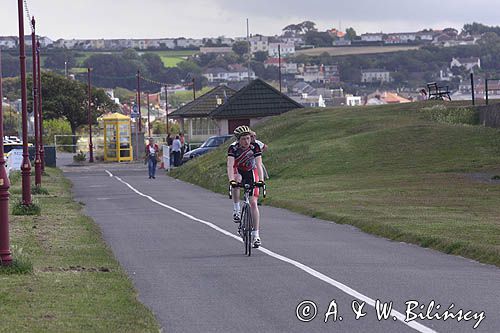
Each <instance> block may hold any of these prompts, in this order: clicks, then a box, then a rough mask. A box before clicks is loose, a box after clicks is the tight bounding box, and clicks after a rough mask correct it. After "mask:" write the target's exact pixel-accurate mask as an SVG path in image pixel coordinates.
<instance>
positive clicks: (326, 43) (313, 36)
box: [305, 30, 333, 47]
mask: <svg viewBox="0 0 500 333" xmlns="http://www.w3.org/2000/svg"><path fill="white" fill-rule="evenodd" d="M305 41H306V44H309V45H314V46H315V47H330V46H332V44H333V37H332V36H331V35H330V34H329V33H328V32H318V31H313V30H311V31H308V32H306V35H305Z"/></svg>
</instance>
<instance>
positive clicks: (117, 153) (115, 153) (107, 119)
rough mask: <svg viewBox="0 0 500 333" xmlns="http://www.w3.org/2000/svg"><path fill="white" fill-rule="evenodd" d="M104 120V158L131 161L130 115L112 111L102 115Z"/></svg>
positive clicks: (106, 159)
mask: <svg viewBox="0 0 500 333" xmlns="http://www.w3.org/2000/svg"><path fill="white" fill-rule="evenodd" d="M102 120H103V122H104V160H105V161H118V162H123V161H132V158H133V154H132V137H131V132H132V131H131V129H130V117H128V116H125V115H123V114H120V113H112V114H110V115H106V116H103V117H102Z"/></svg>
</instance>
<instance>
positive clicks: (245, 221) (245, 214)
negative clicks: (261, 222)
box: [229, 183, 267, 256]
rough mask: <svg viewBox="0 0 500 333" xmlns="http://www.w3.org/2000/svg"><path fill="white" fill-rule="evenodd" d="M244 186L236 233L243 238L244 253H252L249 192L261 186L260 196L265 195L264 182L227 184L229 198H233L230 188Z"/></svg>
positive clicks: (251, 218)
mask: <svg viewBox="0 0 500 333" xmlns="http://www.w3.org/2000/svg"><path fill="white" fill-rule="evenodd" d="M233 187H234V188H244V189H245V193H244V195H243V205H242V207H241V218H240V225H239V227H238V233H239V234H240V236H241V237H242V238H243V245H244V246H245V255H247V256H251V255H252V231H253V229H254V225H253V217H252V210H251V208H250V199H249V198H250V193H252V191H253V190H254V188H255V187H261V188H262V197H264V198H265V197H266V193H267V192H266V184H262V185H260V184H258V183H253V184H252V185H250V184H242V183H238V184H236V185H234V186H231V185H229V199H232V198H233V193H232V191H231V190H232V188H233Z"/></svg>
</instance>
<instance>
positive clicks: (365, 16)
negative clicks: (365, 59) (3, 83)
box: [0, 0, 500, 40]
mask: <svg viewBox="0 0 500 333" xmlns="http://www.w3.org/2000/svg"><path fill="white" fill-rule="evenodd" d="M26 1H27V4H28V10H29V12H30V14H31V15H33V16H35V18H36V19H37V34H39V35H42V36H48V37H50V38H52V39H53V40H57V39H59V38H65V39H71V38H76V39H98V38H105V39H109V38H176V37H186V38H202V37H218V36H226V37H240V36H246V19H247V18H248V19H249V22H250V24H249V25H250V33H251V34H263V35H271V36H272V35H277V34H280V33H281V30H282V29H283V28H284V27H285V26H287V25H288V24H295V23H300V22H302V21H305V20H309V21H313V22H315V23H316V25H317V27H318V29H319V30H326V29H329V28H341V29H342V30H345V29H346V28H347V27H353V28H354V29H355V30H356V32H357V33H358V34H361V33H365V32H412V31H418V30H422V29H426V28H433V29H443V28H446V27H453V28H456V29H458V30H460V29H461V28H462V26H463V25H464V23H472V22H480V23H483V24H487V25H495V26H496V25H500V18H499V17H498V13H499V12H500V1H499V0H473V1H471V0H418V1H415V0H379V1H374V0H350V1H340V0H307V1H304V0H281V1H277V0H246V1H245V0H243V1H242V0H183V1H179V0H135V1H134V0H120V1H117V0H114V1H112V0H26ZM432 8H438V9H437V10H436V9H432ZM23 17H24V18H25V25H26V27H25V29H26V30H25V31H26V32H27V33H28V32H29V29H28V25H27V23H28V20H27V18H26V14H25V15H23ZM18 34H19V32H18V12H17V1H15V0H0V36H16V35H18Z"/></svg>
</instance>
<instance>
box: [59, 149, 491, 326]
mask: <svg viewBox="0 0 500 333" xmlns="http://www.w3.org/2000/svg"><path fill="white" fill-rule="evenodd" d="M68 155H70V154H68ZM70 157H71V156H65V155H60V156H58V166H59V167H60V168H61V169H62V170H63V171H64V174H65V176H66V177H68V178H69V179H70V180H71V181H72V182H73V184H74V186H73V191H74V196H75V200H77V201H81V202H83V203H85V213H86V214H87V215H89V216H90V217H92V218H93V219H94V221H95V222H96V223H97V224H98V225H99V227H100V229H101V231H102V234H103V237H104V240H105V241H106V243H107V244H108V245H109V246H110V248H111V249H112V251H113V253H114V255H115V257H116V258H117V260H118V261H119V262H120V264H121V265H122V267H123V268H124V269H125V271H126V272H127V274H128V275H129V277H130V278H131V280H132V281H133V284H134V286H135V288H136V289H137V291H138V298H139V300H140V301H141V302H142V303H143V304H145V305H146V306H147V307H149V308H150V309H151V310H152V311H153V312H154V314H155V316H156V318H157V320H158V321H159V323H160V325H161V326H162V329H163V331H164V332H242V331H246V332H248V331H253V332H331V331H335V332H415V331H416V332H500V269H498V268H497V267H494V266H491V265H484V264H480V263H478V262H475V261H472V260H469V259H465V258H461V257H457V256H451V255H446V254H443V253H440V252H437V251H434V250H430V249H425V248H420V247H418V246H415V245H411V244H406V243H401V242H395V241H390V240H386V239H384V238H380V237H376V236H373V235H369V234H365V233H363V232H361V231H359V230H358V229H356V228H354V227H352V226H348V225H340V224H336V223H333V222H329V221H323V220H320V219H314V218H310V217H306V216H303V215H300V214H296V213H292V212H289V211H287V210H283V209H279V208H273V207H268V206H261V207H260V211H261V219H262V227H261V231H260V233H261V239H262V245H263V247H262V248H260V249H259V250H254V251H253V252H252V256H251V257H246V256H245V255H244V247H243V243H242V242H241V240H240V239H239V238H238V237H237V235H236V225H235V224H234V223H233V222H232V218H231V215H232V214H231V213H232V203H231V201H230V200H229V199H228V197H227V196H223V195H220V194H216V193H213V192H210V191H208V190H206V189H203V188H200V187H197V186H194V185H192V184H188V183H185V182H182V181H179V180H176V179H173V178H171V177H169V176H167V175H166V173H165V172H164V171H162V170H158V172H157V177H156V179H151V180H150V179H148V172H147V168H146V166H145V165H144V164H141V163H126V164H123V163H122V164H119V163H96V164H93V165H90V164H88V163H84V164H81V165H73V164H72V161H71V159H70ZM268 195H269V196H272V195H273V194H272V188H268ZM377 300H379V301H380V302H381V304H379V305H377ZM390 302H392V303H390ZM384 303H387V304H386V305H387V306H388V305H389V304H392V312H390V311H389V312H388V313H389V315H388V317H387V319H383V318H380V319H379V318H378V317H377V309H378V310H379V311H382V305H383V304H384ZM438 304H439V307H438V306H437V305H438ZM389 310H390V309H389ZM459 310H462V311H459ZM327 313H329V314H328V315H327ZM446 313H448V315H450V314H451V315H452V316H448V317H447V318H446V319H445V317H444V316H445V314H446ZM356 315H358V318H357V319H356ZM418 316H420V318H419V317H418ZM430 317H432V318H434V319H432V320H430V319H429V318H430ZM325 318H326V319H327V320H326V322H325ZM458 319H460V320H458ZM475 325H476V326H477V328H476V329H474V328H473V327H474V326H475Z"/></svg>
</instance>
